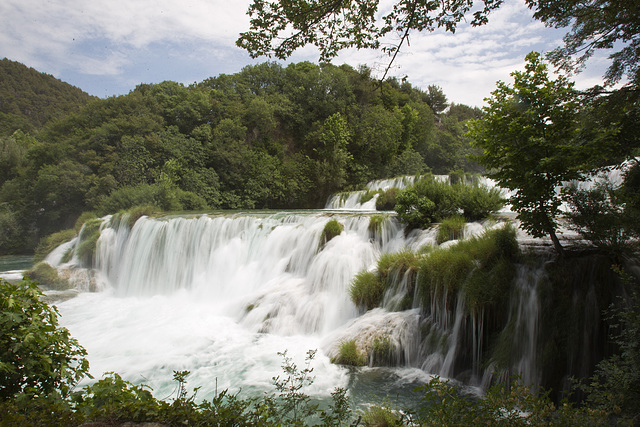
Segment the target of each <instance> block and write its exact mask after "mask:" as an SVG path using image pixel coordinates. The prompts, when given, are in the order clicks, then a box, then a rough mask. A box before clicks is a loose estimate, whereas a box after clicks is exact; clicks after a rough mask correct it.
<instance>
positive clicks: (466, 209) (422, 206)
mask: <svg viewBox="0 0 640 427" xmlns="http://www.w3.org/2000/svg"><path fill="white" fill-rule="evenodd" d="M396 202H397V203H396V206H395V208H394V209H395V211H396V212H397V213H398V218H399V219H400V221H402V222H403V223H405V224H406V225H407V226H408V227H410V228H426V227H427V226H429V224H431V223H432V222H436V221H442V220H443V219H444V218H448V217H451V216H454V215H459V214H460V213H462V214H463V215H464V217H465V218H466V219H467V220H469V221H477V220H479V219H481V218H485V217H487V216H488V215H489V214H491V213H493V212H495V211H497V210H499V209H500V208H502V206H503V205H504V200H503V199H502V197H501V195H500V190H498V189H495V188H492V189H488V188H485V187H482V186H478V185H464V184H452V185H449V184H448V183H446V182H440V181H436V180H435V179H434V178H433V177H429V178H424V179H421V180H419V181H418V182H417V183H416V184H414V185H413V187H409V188H407V189H405V190H403V191H401V192H400V193H399V194H398V196H397V198H396Z"/></svg>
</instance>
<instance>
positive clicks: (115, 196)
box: [98, 182, 207, 215]
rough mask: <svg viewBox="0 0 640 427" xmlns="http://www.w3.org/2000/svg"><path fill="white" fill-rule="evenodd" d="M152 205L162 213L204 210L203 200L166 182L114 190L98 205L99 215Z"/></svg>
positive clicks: (204, 202)
mask: <svg viewBox="0 0 640 427" xmlns="http://www.w3.org/2000/svg"><path fill="white" fill-rule="evenodd" d="M144 205H152V206H156V207H158V208H159V209H161V210H163V211H181V210H183V209H189V210H200V209H206V208H207V203H206V201H205V199H204V198H202V197H200V196H199V195H197V194H195V193H192V192H190V191H184V190H181V189H180V188H178V187H176V186H173V185H170V184H168V183H166V182H159V183H156V184H138V185H134V186H129V187H122V188H119V189H117V190H114V191H113V192H111V194H109V196H108V197H107V198H106V199H105V200H103V201H102V202H101V203H100V206H99V208H98V212H99V213H100V214H101V215H106V214H109V213H114V212H119V211H122V210H128V209H130V208H132V207H134V206H144Z"/></svg>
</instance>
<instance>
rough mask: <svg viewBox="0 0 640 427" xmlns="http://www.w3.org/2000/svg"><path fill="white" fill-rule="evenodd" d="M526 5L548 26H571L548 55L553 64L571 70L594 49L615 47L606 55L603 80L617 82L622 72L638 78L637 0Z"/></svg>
mask: <svg viewBox="0 0 640 427" xmlns="http://www.w3.org/2000/svg"><path fill="white" fill-rule="evenodd" d="M527 4H528V5H529V7H530V8H531V9H535V10H536V11H535V13H534V15H533V16H534V18H536V19H539V20H541V21H542V22H544V23H545V24H547V25H548V26H552V27H555V28H564V27H568V26H569V25H571V30H570V32H569V33H567V35H565V37H564V46H562V47H559V48H557V49H556V50H554V51H553V52H551V54H550V55H549V59H550V60H551V61H552V62H553V63H554V64H555V65H558V66H561V67H562V68H564V69H565V70H567V71H573V70H576V69H580V68H581V67H582V66H583V65H584V63H585V62H586V61H587V59H589V58H590V57H591V56H592V55H593V54H594V52H595V51H596V50H597V49H614V51H613V52H612V53H611V54H610V55H609V58H610V59H611V61H612V63H611V65H610V67H609V69H608V70H607V72H606V74H605V79H606V82H607V83H608V84H614V83H617V82H619V81H620V79H621V78H622V77H623V76H624V75H628V76H630V77H631V79H634V78H635V79H636V80H637V79H638V71H639V68H638V60H639V59H640V35H639V34H638V30H639V29H640V25H638V22H640V4H638V1H637V0H630V1H620V0H562V1H551V0H527ZM576 56H577V58H576ZM637 83H638V82H637V81H636V82H635V84H636V85H637Z"/></svg>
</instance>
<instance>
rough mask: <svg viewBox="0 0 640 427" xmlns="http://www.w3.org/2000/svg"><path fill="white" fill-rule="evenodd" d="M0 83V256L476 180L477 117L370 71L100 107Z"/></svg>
mask: <svg viewBox="0 0 640 427" xmlns="http://www.w3.org/2000/svg"><path fill="white" fill-rule="evenodd" d="M0 76H2V78H1V79H0V89H1V90H2V100H3V101H2V105H1V107H2V115H1V116H0V131H1V132H2V134H1V136H0V143H1V145H0V147H1V149H0V159H1V162H2V165H3V168H2V170H1V171H0V228H2V229H3V230H4V233H3V236H2V237H0V254H7V253H18V252H29V251H31V250H32V249H33V247H34V246H35V245H36V244H37V242H38V240H39V239H40V238H41V237H42V236H45V235H48V234H50V233H52V232H55V231H57V230H60V229H63V228H70V227H71V226H72V225H73V224H74V223H75V221H76V220H77V218H78V217H79V216H80V214H81V213H82V212H85V211H93V212H95V213H97V214H98V215H103V214H107V213H114V212H117V211H118V210H121V209H127V208H130V207H132V206H136V205H154V206H157V207H158V208H161V209H163V210H169V211H175V210H202V209H280V208H317V207H322V206H324V203H325V201H326V199H327V197H328V196H329V195H330V194H332V193H334V192H336V191H341V190H349V189H356V188H362V186H363V185H364V184H365V183H366V182H368V181H369V180H372V179H376V178H386V177H393V176H397V175H404V174H418V173H424V172H429V171H430V172H433V173H437V174H443V173H449V172H451V171H454V170H457V171H460V170H464V171H471V172H477V171H479V170H480V169H479V166H478V165H476V164H474V163H472V162H470V161H469V160H467V157H466V156H467V154H469V153H472V152H473V150H474V149H473V148H472V147H471V146H470V144H469V142H468V140H467V139H466V138H465V137H464V132H465V130H466V127H465V122H466V121H467V120H468V119H474V118H475V119H477V118H479V117H480V116H481V114H482V112H481V110H480V109H478V108H471V107H468V106H465V105H455V104H449V103H448V102H447V98H446V95H445V94H444V93H443V92H442V90H441V89H440V88H439V87H438V86H435V85H432V86H429V87H428V88H427V90H422V89H419V88H416V87H413V86H412V85H411V84H410V83H408V82H406V81H398V80H396V79H393V78H392V79H387V80H385V81H384V82H380V81H379V80H376V79H375V78H374V77H373V76H372V74H371V70H370V69H369V68H367V67H366V66H361V67H359V68H358V69H354V68H352V67H351V66H348V65H342V66H335V65H331V64H320V65H315V64H312V63H308V62H304V63H298V64H291V65H288V66H286V67H283V66H281V65H279V64H277V63H273V62H266V63H262V64H259V65H255V66H247V67H245V68H244V69H243V70H242V71H241V72H239V73H237V74H233V75H220V76H217V77H211V78H209V79H206V80H204V81H202V82H200V83H197V84H193V85H190V86H184V85H182V84H180V83H176V82H172V81H165V82H162V83H159V84H141V85H139V86H138V87H136V88H135V90H133V91H131V92H130V93H129V94H127V95H123V96H115V97H110V98H107V99H92V98H91V97H89V96H88V95H86V94H84V93H82V92H80V91H79V90H78V89H77V88H75V87H72V86H70V85H67V84H65V83H62V82H60V81H58V80H56V79H55V78H53V77H51V76H48V75H45V74H40V73H37V72H36V71H34V70H33V69H29V68H27V67H25V66H23V65H21V64H18V63H16V62H12V61H9V60H6V59H5V60H3V61H2V62H1V68H0ZM5 94H9V95H5Z"/></svg>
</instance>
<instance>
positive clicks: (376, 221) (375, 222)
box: [369, 215, 387, 235]
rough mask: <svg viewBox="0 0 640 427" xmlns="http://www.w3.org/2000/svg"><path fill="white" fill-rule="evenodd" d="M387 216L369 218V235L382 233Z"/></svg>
mask: <svg viewBox="0 0 640 427" xmlns="http://www.w3.org/2000/svg"><path fill="white" fill-rule="evenodd" d="M386 219H387V216H386V215H372V216H371V217H369V233H370V234H372V235H376V234H380V233H381V232H382V224H384V222H385V221H386Z"/></svg>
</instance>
